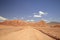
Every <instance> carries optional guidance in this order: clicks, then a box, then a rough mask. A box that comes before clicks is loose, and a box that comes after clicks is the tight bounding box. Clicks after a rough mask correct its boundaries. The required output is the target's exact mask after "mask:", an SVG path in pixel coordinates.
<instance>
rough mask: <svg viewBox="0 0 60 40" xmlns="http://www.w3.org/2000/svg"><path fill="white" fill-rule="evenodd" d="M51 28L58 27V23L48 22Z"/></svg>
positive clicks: (59, 24) (59, 23) (59, 25)
mask: <svg viewBox="0 0 60 40" xmlns="http://www.w3.org/2000/svg"><path fill="white" fill-rule="evenodd" d="M48 24H49V25H50V26H51V27H60V22H50V23H48Z"/></svg>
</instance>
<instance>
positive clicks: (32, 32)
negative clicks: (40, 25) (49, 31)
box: [0, 27, 54, 40]
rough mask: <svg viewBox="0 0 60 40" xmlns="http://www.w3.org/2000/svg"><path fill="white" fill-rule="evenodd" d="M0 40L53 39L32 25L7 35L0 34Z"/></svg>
mask: <svg viewBox="0 0 60 40" xmlns="http://www.w3.org/2000/svg"><path fill="white" fill-rule="evenodd" d="M0 40H54V39H53V38H51V37H49V36H47V35H45V34H43V33H41V32H40V31H38V30H36V29H34V28H32V27H27V28H24V29H23V30H21V31H16V32H12V33H9V34H8V35H5V36H1V37H0Z"/></svg>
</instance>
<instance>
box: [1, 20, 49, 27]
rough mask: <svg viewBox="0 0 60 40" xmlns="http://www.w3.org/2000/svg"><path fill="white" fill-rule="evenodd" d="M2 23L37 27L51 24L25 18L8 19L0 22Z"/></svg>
mask: <svg viewBox="0 0 60 40" xmlns="http://www.w3.org/2000/svg"><path fill="white" fill-rule="evenodd" d="M0 25H9V26H34V27H35V26H36V27H48V26H49V25H48V24H47V23H46V22H45V21H44V20H41V21H39V22H26V21H23V20H6V21H4V22H0Z"/></svg>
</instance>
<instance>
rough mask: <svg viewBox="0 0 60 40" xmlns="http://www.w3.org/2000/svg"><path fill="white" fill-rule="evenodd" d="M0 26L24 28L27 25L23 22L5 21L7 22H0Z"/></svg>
mask: <svg viewBox="0 0 60 40" xmlns="http://www.w3.org/2000/svg"><path fill="white" fill-rule="evenodd" d="M0 24H2V25H10V26H11V25H12V26H23V25H24V26H25V25H26V24H27V23H26V22H25V21H23V20H9V21H8V20H7V21H4V22H0Z"/></svg>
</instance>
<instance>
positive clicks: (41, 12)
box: [33, 11, 48, 18]
mask: <svg viewBox="0 0 60 40" xmlns="http://www.w3.org/2000/svg"><path fill="white" fill-rule="evenodd" d="M37 14H38V15H36V14H35V13H34V16H33V17H40V18H41V17H43V16H44V15H46V14H48V13H46V12H43V11H39V12H38V13H37Z"/></svg>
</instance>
